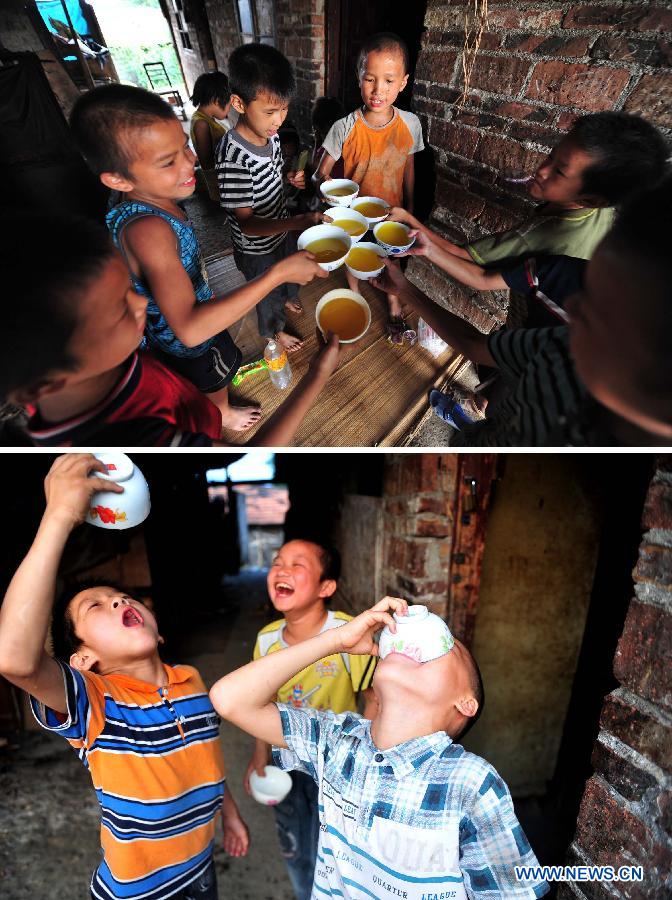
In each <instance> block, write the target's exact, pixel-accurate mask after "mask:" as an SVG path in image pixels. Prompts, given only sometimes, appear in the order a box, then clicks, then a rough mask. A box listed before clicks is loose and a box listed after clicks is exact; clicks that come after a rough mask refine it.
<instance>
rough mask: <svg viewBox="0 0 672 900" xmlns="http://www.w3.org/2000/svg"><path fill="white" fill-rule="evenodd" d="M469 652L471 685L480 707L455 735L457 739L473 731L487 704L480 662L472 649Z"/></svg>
mask: <svg viewBox="0 0 672 900" xmlns="http://www.w3.org/2000/svg"><path fill="white" fill-rule="evenodd" d="M465 649H466V648H465ZM467 653H468V654H469V660H470V662H471V666H470V668H469V686H470V687H471V691H472V693H473V695H474V700H475V701H476V702H477V703H478V709H477V710H476V715H474V716H471V717H470V718H468V719H467V721H466V723H465V725H464V728H463V729H462V731H460V733H459V734H457V735H455V738H454V740H455V741H457V740H458V738H459V740H460V741H461V740H462V739H463V738H464V737H466V735H467V734H468V733H469V732H470V731H471V729H472V728H473V727H474V725H475V724H476V722H478V720H479V719H480V718H481V713H482V712H483V707H484V706H485V688H484V687H483V676H482V675H481V670H480V669H479V668H478V663H477V662H476V660H475V659H474V656H473V654H472V653H471V651H469V650H467Z"/></svg>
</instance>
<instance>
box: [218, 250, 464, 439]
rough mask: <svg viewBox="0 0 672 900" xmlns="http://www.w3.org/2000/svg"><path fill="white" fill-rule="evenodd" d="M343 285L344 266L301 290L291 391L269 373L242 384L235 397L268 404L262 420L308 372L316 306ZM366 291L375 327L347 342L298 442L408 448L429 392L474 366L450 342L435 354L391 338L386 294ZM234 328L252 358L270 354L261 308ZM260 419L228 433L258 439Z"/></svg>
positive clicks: (292, 321)
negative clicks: (261, 326) (263, 336)
mask: <svg viewBox="0 0 672 900" xmlns="http://www.w3.org/2000/svg"><path fill="white" fill-rule="evenodd" d="M233 286H234V285H233V284H232V287H233ZM337 287H347V282H346V278H345V270H344V269H343V268H341V269H338V270H337V271H336V272H332V273H331V274H330V275H329V277H328V278H325V279H315V280H314V281H313V282H312V283H311V284H309V285H306V286H305V287H302V288H301V291H300V299H301V302H302V304H303V312H302V313H301V314H300V315H293V314H289V315H288V320H287V321H288V328H289V329H290V330H292V331H293V332H294V333H296V334H298V335H300V337H301V338H302V339H303V340H304V345H303V347H302V348H301V349H300V350H298V351H297V352H296V353H292V354H290V357H289V359H290V364H291V367H292V383H291V385H290V387H289V388H288V389H287V390H285V391H280V390H277V388H275V387H273V385H272V383H271V381H270V379H269V377H268V373H267V372H265V371H263V372H260V373H255V374H254V375H250V376H248V377H247V378H246V379H245V380H244V381H243V382H242V383H241V384H240V385H239V386H238V387H237V388H232V389H231V398H232V400H233V402H234V403H236V404H241V403H244V402H250V401H254V402H257V403H259V404H261V407H262V411H263V414H264V415H263V419H262V423H263V421H265V420H266V419H267V418H268V417H269V416H270V415H271V414H272V413H273V412H274V411H275V410H276V409H277V407H278V406H279V405H280V403H282V402H283V400H284V399H285V398H286V397H287V396H289V394H290V393H291V390H292V389H293V388H294V387H295V386H296V384H297V383H298V382H299V380H300V379H301V378H302V377H303V375H304V374H305V373H306V370H307V368H308V363H309V361H310V360H311V359H312V357H313V356H314V355H315V353H316V352H317V346H318V344H317V338H316V334H315V329H316V325H315V306H316V305H317V302H318V300H319V299H320V297H321V296H322V295H323V294H326V292H327V291H330V290H333V289H334V288H337ZM225 289H226V288H224V290H225ZM221 290H222V288H220V291H221ZM360 290H361V292H362V294H363V296H364V297H365V298H366V299H367V301H368V302H369V305H370V307H371V325H370V327H369V330H368V332H367V333H366V334H365V335H364V337H363V338H362V339H361V340H360V341H358V342H357V343H356V344H345V345H344V349H343V351H342V356H341V362H340V365H339V368H338V370H337V371H336V372H335V373H334V374H333V375H332V376H331V378H330V379H329V381H328V382H327V385H326V387H325V388H324V390H323V391H322V393H321V394H320V396H319V397H318V399H317V401H316V402H315V404H314V405H313V407H312V408H311V409H310V410H309V411H308V413H307V415H306V416H305V418H304V420H303V422H302V424H301V426H300V427H299V429H298V431H297V433H296V435H295V437H294V441H293V446H298V447H379V446H380V447H394V446H401V445H403V439H404V437H405V435H406V434H407V433H408V432H409V431H410V430H411V428H412V427H413V426H414V424H415V423H416V422H417V421H418V419H419V418H421V416H422V414H423V413H424V411H425V410H426V408H427V394H428V392H429V390H430V389H431V388H432V387H435V386H438V385H439V384H444V383H445V382H446V381H447V380H448V381H452V380H453V379H454V378H456V377H457V376H458V374H459V373H460V371H461V369H462V368H463V366H465V365H466V362H465V360H464V357H462V356H460V355H459V354H457V353H455V352H453V351H452V350H451V349H450V348H449V349H448V350H447V351H446V352H445V353H443V354H442V355H441V356H440V357H438V358H437V359H434V358H433V357H432V356H431V354H429V353H428V352H427V351H426V350H424V349H423V348H422V347H420V345H419V344H415V345H414V346H412V347H409V346H408V345H406V344H403V345H394V344H390V343H388V341H387V336H386V332H385V323H386V321H387V304H386V300H385V297H384V295H383V294H381V293H380V292H379V291H377V290H375V289H374V288H372V287H370V286H369V285H368V284H363V285H362V286H361V287H360ZM216 293H219V291H216ZM407 322H408V323H409V327H410V328H417V318H414V317H410V318H408V319H407ZM230 331H231V334H232V336H234V338H235V340H236V343H237V344H238V346H239V347H240V348H241V350H242V352H243V357H244V359H245V361H249V360H250V359H258V358H259V357H260V356H261V355H262V354H263V348H264V345H265V341H263V339H261V338H260V337H259V334H258V332H257V328H256V313H255V312H254V310H253V311H252V312H251V313H248V315H247V316H245V318H244V319H243V320H241V321H240V322H238V323H236V325H235V326H233V327H232V328H231V329H230ZM260 425H261V423H260ZM260 425H259V426H256V427H255V428H252V429H250V430H249V431H246V432H243V433H237V432H229V435H228V436H227V439H229V438H230V441H231V445H232V446H239V445H243V444H250V445H254V434H255V433H256V431H257V430H258V428H259V427H260Z"/></svg>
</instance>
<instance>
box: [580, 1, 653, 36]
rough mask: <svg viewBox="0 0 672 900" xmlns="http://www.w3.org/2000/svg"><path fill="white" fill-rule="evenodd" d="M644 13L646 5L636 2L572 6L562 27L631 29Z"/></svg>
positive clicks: (602, 29)
mask: <svg viewBox="0 0 672 900" xmlns="http://www.w3.org/2000/svg"><path fill="white" fill-rule="evenodd" d="M645 15H646V7H644V6H640V5H637V4H636V3H628V4H627V5H625V6H623V5H621V4H619V5H618V6H616V5H614V6H602V5H599V4H597V3H591V4H590V5H587V4H582V5H580V6H573V7H572V8H571V9H570V10H569V11H568V12H567V15H566V16H565V18H564V21H563V23H562V27H563V28H591V29H598V28H599V29H600V30H601V31H606V30H607V29H613V30H616V31H631V30H632V29H633V28H636V27H637V26H638V24H639V23H640V22H641V20H642V19H643V18H644V16H645Z"/></svg>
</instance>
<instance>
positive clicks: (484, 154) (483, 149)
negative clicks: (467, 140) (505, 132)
mask: <svg viewBox="0 0 672 900" xmlns="http://www.w3.org/2000/svg"><path fill="white" fill-rule="evenodd" d="M525 157H526V151H525V148H524V147H523V145H522V144H521V143H519V142H518V141H514V140H511V139H509V138H505V137H498V136H496V135H488V137H487V138H485V139H484V140H482V141H481V143H480V144H479V146H478V149H477V151H476V155H475V159H476V161H477V162H482V163H485V164H486V165H488V166H492V167H493V168H495V169H521V168H523V166H524V164H525Z"/></svg>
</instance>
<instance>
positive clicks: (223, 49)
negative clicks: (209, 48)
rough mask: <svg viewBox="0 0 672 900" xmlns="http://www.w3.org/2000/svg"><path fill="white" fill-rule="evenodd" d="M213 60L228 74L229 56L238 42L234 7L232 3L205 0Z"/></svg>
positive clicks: (220, 69)
mask: <svg viewBox="0 0 672 900" xmlns="http://www.w3.org/2000/svg"><path fill="white" fill-rule="evenodd" d="M205 11H206V13H207V17H208V23H209V25H210V34H211V35H212V45H213V48H214V51H215V61H216V64H217V68H218V70H219V71H220V72H225V73H226V74H227V75H228V74H229V56H230V55H231V53H232V52H233V51H234V50H235V49H236V47H237V46H238V44H240V34H239V32H238V20H237V19H236V8H235V4H233V3H221V2H220V0H205Z"/></svg>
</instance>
